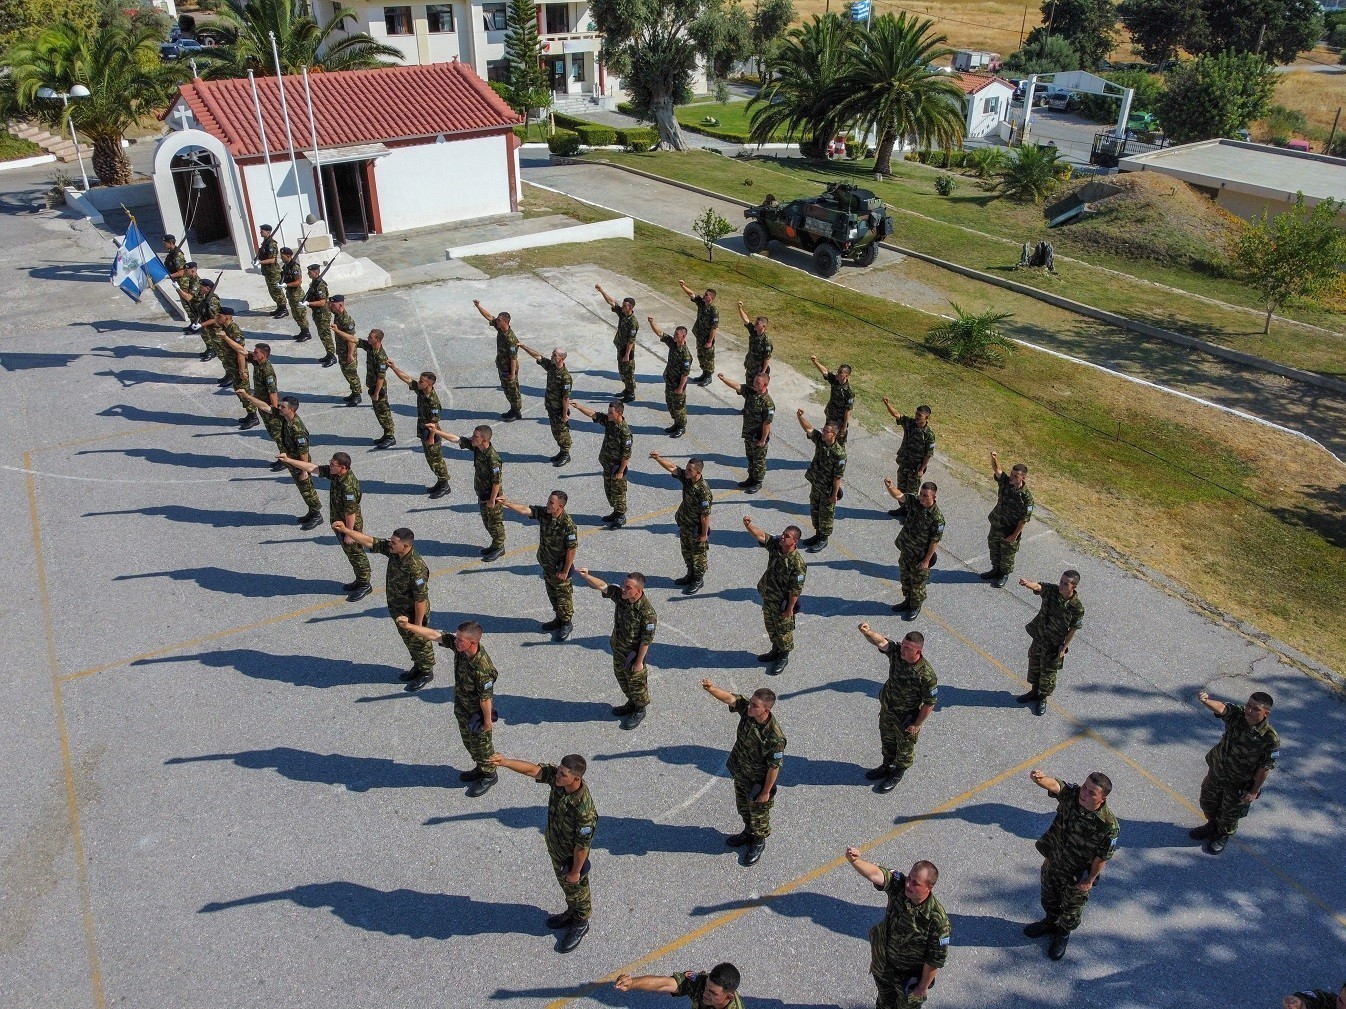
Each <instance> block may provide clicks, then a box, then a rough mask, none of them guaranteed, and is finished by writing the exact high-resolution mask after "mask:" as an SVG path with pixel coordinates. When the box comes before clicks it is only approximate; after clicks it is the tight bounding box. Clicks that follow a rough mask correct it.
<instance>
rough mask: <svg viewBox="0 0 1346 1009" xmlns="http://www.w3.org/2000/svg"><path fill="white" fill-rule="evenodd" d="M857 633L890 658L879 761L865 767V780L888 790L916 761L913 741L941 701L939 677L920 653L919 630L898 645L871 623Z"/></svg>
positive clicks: (921, 637)
mask: <svg viewBox="0 0 1346 1009" xmlns="http://www.w3.org/2000/svg"><path fill="white" fill-rule="evenodd" d="M860 633H861V634H863V635H864V636H865V640H867V641H868V642H869V643H870V644H871V645H873V646H874V647H875V648H877V649H878V650H879V651H880V652H882V653H883V654H884V655H886V656H888V679H887V680H885V681H884V683H883V687H882V689H881V690H880V691H879V746H880V748H881V749H882V750H883V760H882V761H881V762H880V763H879V766H878V767H874V768H870V769H869V770H868V771H866V772H865V778H866V779H867V780H869V781H877V782H878V783H879V784H878V786H877V788H876V789H875V790H876V791H878V792H880V793H882V792H891V791H892V790H893V789H894V788H896V787H897V784H898V782H900V781H901V780H902V778H903V776H904V775H905V774H906V773H907V768H909V767H910V766H911V765H912V764H914V763H915V762H916V740H917V737H918V736H919V735H920V734H921V726H922V725H924V724H925V720H926V719H927V718H929V717H930V716H931V714H932V713H934V710H935V705H936V703H938V701H939V680H938V679H936V677H935V670H934V669H932V668H931V666H930V663H929V661H928V660H927V659H926V658H925V655H924V654H923V653H924V651H925V635H924V634H922V633H921V632H920V631H910V632H908V633H907V635H906V636H905V637H904V638H903V639H902V641H901V643H898V642H896V641H890V640H889V639H888V638H885V637H884V636H883V635H882V634H880V633H879V632H878V631H875V630H873V629H872V628H871V627H870V626H869V624H861V625H860Z"/></svg>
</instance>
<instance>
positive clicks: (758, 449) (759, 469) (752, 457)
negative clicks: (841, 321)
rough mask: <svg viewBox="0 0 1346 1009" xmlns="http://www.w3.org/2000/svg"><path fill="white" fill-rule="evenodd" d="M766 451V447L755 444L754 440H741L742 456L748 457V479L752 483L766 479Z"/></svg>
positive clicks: (755, 440)
mask: <svg viewBox="0 0 1346 1009" xmlns="http://www.w3.org/2000/svg"><path fill="white" fill-rule="evenodd" d="M768 440H769V439H768ZM766 449H767V447H766V445H759V444H757V439H756V438H744V439H743V454H744V455H746V456H747V457H748V479H749V480H751V481H752V482H753V483H761V482H762V481H763V480H765V479H766Z"/></svg>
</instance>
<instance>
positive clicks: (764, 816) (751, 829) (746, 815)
mask: <svg viewBox="0 0 1346 1009" xmlns="http://www.w3.org/2000/svg"><path fill="white" fill-rule="evenodd" d="M760 784H761V782H760V781H744V780H743V779H742V778H739V777H737V776H735V778H734V806H735V808H736V809H737V810H738V815H739V816H741V817H743V825H744V826H745V827H747V828H748V833H749V834H751V835H752V836H753V837H756V838H759V839H761V840H766V839H767V838H768V837H770V836H771V807H772V806H774V805H775V804H776V796H775V790H774V789H773V790H772V796H771V798H770V799H768V800H767V801H766V802H757V801H755V800H753V799H752V798H750V796H751V795H752V793H753V792H754V791H755V790H756V789H757V786H759V785H760Z"/></svg>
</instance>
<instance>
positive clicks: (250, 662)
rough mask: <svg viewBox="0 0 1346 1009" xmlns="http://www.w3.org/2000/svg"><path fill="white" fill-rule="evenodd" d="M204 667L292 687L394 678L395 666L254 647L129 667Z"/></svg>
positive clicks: (393, 680) (347, 684)
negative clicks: (288, 653)
mask: <svg viewBox="0 0 1346 1009" xmlns="http://www.w3.org/2000/svg"><path fill="white" fill-rule="evenodd" d="M193 663H196V664H199V665H201V666H204V667H206V668H207V669H220V670H231V671H233V672H236V673H240V674H241V675H243V676H247V677H250V678H251V679H254V680H266V681H270V682H272V683H289V684H291V685H293V686H296V687H314V688H322V687H350V686H365V685H368V684H371V683H389V684H393V683H396V681H397V674H398V672H399V670H398V669H396V668H393V667H390V666H388V665H386V664H383V665H381V664H376V663H372V662H351V661H350V660H348V659H338V658H332V657H329V656H325V655H305V654H295V655H284V654H277V653H275V652H264V651H259V650H258V649H255V648H227V649H224V650H223V651H218V652H198V653H195V654H188V655H171V656H163V657H160V658H153V659H140V660H138V661H136V662H133V663H131V666H132V667H133V668H134V667H139V666H155V665H178V664H182V665H191V664H193Z"/></svg>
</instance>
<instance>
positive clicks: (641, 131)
mask: <svg viewBox="0 0 1346 1009" xmlns="http://www.w3.org/2000/svg"><path fill="white" fill-rule="evenodd" d="M616 134H617V143H619V144H621V145H622V147H624V148H625V149H626V150H628V151H630V152H631V153H633V154H640V153H642V152H644V151H652V150H654V145H655V144H657V143H658V142H659V131H658V130H655V129H652V128H650V127H648V126H633V127H630V128H629V129H620V130H617V131H616Z"/></svg>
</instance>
